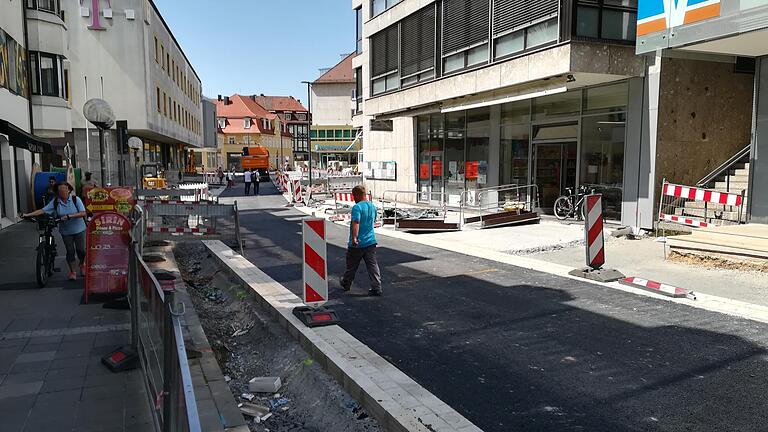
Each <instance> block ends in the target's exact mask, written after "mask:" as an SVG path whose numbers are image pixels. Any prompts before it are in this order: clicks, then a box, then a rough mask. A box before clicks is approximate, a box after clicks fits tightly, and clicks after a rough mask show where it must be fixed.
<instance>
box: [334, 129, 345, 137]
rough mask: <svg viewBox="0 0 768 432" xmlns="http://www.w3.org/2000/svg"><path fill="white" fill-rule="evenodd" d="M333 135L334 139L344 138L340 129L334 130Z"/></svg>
mask: <svg viewBox="0 0 768 432" xmlns="http://www.w3.org/2000/svg"><path fill="white" fill-rule="evenodd" d="M334 133H335V138H342V137H343V136H344V132H342V131H341V129H336V131H334Z"/></svg>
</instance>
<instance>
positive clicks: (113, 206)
mask: <svg viewBox="0 0 768 432" xmlns="http://www.w3.org/2000/svg"><path fill="white" fill-rule="evenodd" d="M135 205H136V197H135V196H134V194H133V188H132V187H113V188H100V187H95V188H92V189H88V190H87V191H85V208H86V210H88V211H89V212H91V213H99V212H105V211H109V212H117V213H121V214H124V215H128V214H129V213H130V212H131V210H133V207H134V206H135Z"/></svg>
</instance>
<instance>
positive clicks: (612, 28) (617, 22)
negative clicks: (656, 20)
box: [576, 0, 637, 42]
mask: <svg viewBox="0 0 768 432" xmlns="http://www.w3.org/2000/svg"><path fill="white" fill-rule="evenodd" d="M636 30H637V0H581V1H579V3H578V5H577V6H576V36H580V37H586V38H595V39H607V40H617V41H628V42H633V41H634V40H635V38H636Z"/></svg>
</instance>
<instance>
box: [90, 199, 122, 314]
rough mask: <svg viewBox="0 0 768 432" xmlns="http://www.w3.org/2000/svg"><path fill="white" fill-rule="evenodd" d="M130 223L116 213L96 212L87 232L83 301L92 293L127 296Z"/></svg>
mask: <svg viewBox="0 0 768 432" xmlns="http://www.w3.org/2000/svg"><path fill="white" fill-rule="evenodd" d="M130 244H131V222H130V221H129V220H128V218H126V217H125V216H123V215H122V214H120V213H117V212H108V211H103V212H98V213H96V214H95V215H94V217H93V218H92V219H91V222H90V223H89V224H88V229H87V230H86V247H87V251H86V257H85V263H86V267H87V271H86V275H85V302H86V303H88V297H89V295H91V294H126V293H127V292H128V260H129V247H130Z"/></svg>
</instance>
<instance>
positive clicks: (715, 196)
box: [658, 179, 746, 228]
mask: <svg viewBox="0 0 768 432" xmlns="http://www.w3.org/2000/svg"><path fill="white" fill-rule="evenodd" d="M745 201H746V197H745V195H744V191H742V192H741V193H728V192H720V191H716V190H711V189H704V188H698V187H692V186H685V185H680V184H675V183H670V182H668V181H667V180H666V179H664V180H663V182H662V184H661V198H660V200H659V218H658V221H659V222H671V223H676V224H681V225H687V226H690V227H694V228H706V227H709V226H722V225H736V224H741V223H744V222H745V212H744V204H745Z"/></svg>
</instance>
